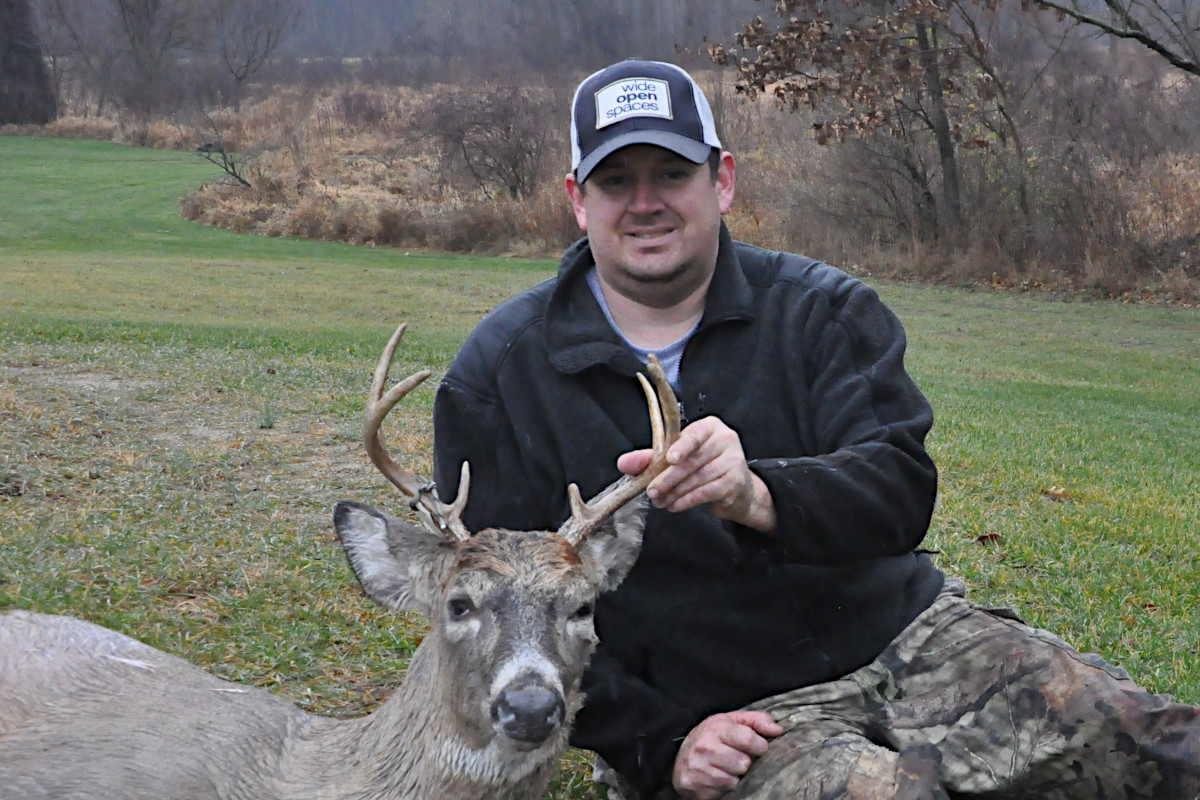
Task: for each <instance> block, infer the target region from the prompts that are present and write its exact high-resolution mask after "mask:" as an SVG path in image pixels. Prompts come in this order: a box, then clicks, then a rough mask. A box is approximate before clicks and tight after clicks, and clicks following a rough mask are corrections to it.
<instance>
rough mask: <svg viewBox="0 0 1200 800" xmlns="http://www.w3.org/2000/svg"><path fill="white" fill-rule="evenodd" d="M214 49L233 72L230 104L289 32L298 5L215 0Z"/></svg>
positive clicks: (276, 0)
mask: <svg viewBox="0 0 1200 800" xmlns="http://www.w3.org/2000/svg"><path fill="white" fill-rule="evenodd" d="M213 13H214V23H215V27H216V30H215V33H214V35H215V38H216V50H217V52H218V54H219V55H220V57H221V62H222V63H223V64H224V65H225V68H226V69H228V70H229V74H230V75H232V76H233V107H234V109H241V107H242V92H243V89H244V84H245V82H246V81H247V80H249V79H250V78H251V77H253V76H254V75H255V73H257V72H258V71H259V70H260V69H262V67H263V65H264V64H266V62H267V59H268V58H270V56H271V54H272V53H274V52H275V51H276V49H278V48H279V46H280V45H281V44H283V42H284V41H285V40H286V39H287V38H288V36H290V35H291V33H292V31H293V30H295V28H296V23H297V21H298V19H299V9H298V8H297V6H296V5H295V3H293V2H291V0H215V6H214V11H213Z"/></svg>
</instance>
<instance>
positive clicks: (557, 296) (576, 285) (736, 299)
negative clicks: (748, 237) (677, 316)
mask: <svg viewBox="0 0 1200 800" xmlns="http://www.w3.org/2000/svg"><path fill="white" fill-rule="evenodd" d="M595 265H596V261H595V259H594V258H593V257H592V250H591V247H590V246H589V245H588V240H587V239H586V238H584V239H580V240H579V241H578V242H576V243H575V244H573V245H571V247H570V248H569V249H568V250H567V252H566V253H565V254H564V255H563V258H562V261H561V262H560V264H559V268H558V279H557V282H556V285H555V287H554V291H553V292H552V293H551V295H550V301H549V303H548V304H547V306H546V316H545V334H544V335H545V338H546V350H547V352H548V354H549V358H550V363H551V364H553V365H554V368H555V369H557V370H559V371H560V372H564V373H568V374H571V373H576V372H582V371H583V370H585V369H587V368H588V367H592V366H597V365H601V364H604V365H607V366H609V367H610V368H612V369H614V370H616V371H617V372H619V373H622V374H626V375H631V376H632V375H634V374H635V373H637V372H638V371H639V370H641V369H642V363H641V362H640V361H639V360H638V358H637V356H635V355H634V354H633V351H631V350H630V349H629V347H628V346H627V345H626V344H625V343H624V342H623V341H622V340H621V337H620V336H619V335H618V334H617V332H616V331H614V330H613V329H612V326H611V325H609V324H608V320H607V319H605V317H604V312H603V311H602V310H601V309H600V306H599V304H597V303H596V299H595V298H594V297H593V296H592V292H591V289H589V288H588V285H587V280H586V277H587V273H588V271H589V270H591V268H592V267H594V266H595ZM755 316H756V314H755V311H754V302H753V293H752V292H751V290H750V283H749V281H747V280H746V274H745V272H744V271H743V270H742V265H741V263H740V262H739V261H738V256H737V253H736V252H735V248H734V242H733V237H732V236H731V235H730V233H729V229H728V228H727V227H726V226H725V223H724V221H722V222H721V235H720V240H719V244H718V250H717V266H716V270H715V272H714V273H713V279H712V283H711V284H709V288H708V296H707V297H706V298H705V301H704V316H703V317H702V318H701V320H700V327H699V329H697V334H698V333H700V331H703V330H705V329H706V328H710V327H712V326H714V325H717V324H720V323H723V322H729V321H733V320H751V319H754V317H755Z"/></svg>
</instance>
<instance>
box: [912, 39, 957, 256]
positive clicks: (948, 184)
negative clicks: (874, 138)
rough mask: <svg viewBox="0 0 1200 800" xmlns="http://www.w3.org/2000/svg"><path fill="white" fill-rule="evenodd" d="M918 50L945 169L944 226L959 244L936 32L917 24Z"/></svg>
mask: <svg viewBox="0 0 1200 800" xmlns="http://www.w3.org/2000/svg"><path fill="white" fill-rule="evenodd" d="M916 28H917V46H918V47H919V48H920V52H921V67H922V68H923V69H924V72H925V91H926V93H927V94H928V95H929V121H930V125H931V126H932V128H933V135H934V137H935V138H936V139H937V146H938V156H939V159H940V161H941V167H942V207H941V214H940V217H941V220H940V221H941V225H942V228H943V230H944V231H945V232H946V233H947V234H949V236H950V238H951V240H952V241H953V242H955V243H957V242H958V236H959V231H960V229H961V227H962V199H961V195H960V192H959V183H958V159H957V156H956V152H955V147H954V137H953V136H952V135H951V133H950V119H949V117H947V115H946V105H945V102H944V101H943V98H942V75H941V70H940V69H939V68H938V51H937V29H936V28H934V27H932V26H930V25H929V24H927V23H924V22H918V23H917V26H916Z"/></svg>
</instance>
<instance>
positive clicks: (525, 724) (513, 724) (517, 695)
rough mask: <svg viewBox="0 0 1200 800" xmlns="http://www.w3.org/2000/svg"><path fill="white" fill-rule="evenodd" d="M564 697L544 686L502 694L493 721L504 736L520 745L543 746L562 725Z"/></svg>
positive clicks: (515, 688) (496, 701)
mask: <svg viewBox="0 0 1200 800" xmlns="http://www.w3.org/2000/svg"><path fill="white" fill-rule="evenodd" d="M565 710H566V709H565V706H564V705H563V699H562V695H560V694H559V693H558V692H555V691H553V690H551V689H547V688H545V687H543V686H519V687H514V688H508V689H505V690H504V691H502V692H500V696H499V697H497V698H496V700H495V701H494V702H493V703H492V719H493V720H494V721H495V722H496V725H497V727H498V728H499V730H500V732H501V733H503V734H504V735H505V736H507V737H508V738H510V739H516V740H517V741H519V742H542V741H545V740H546V738H547V737H549V736H550V734H551V733H553V732H554V730H555V729H556V728H557V727H558V726H559V725H561V724H562V721H563V715H564V713H565Z"/></svg>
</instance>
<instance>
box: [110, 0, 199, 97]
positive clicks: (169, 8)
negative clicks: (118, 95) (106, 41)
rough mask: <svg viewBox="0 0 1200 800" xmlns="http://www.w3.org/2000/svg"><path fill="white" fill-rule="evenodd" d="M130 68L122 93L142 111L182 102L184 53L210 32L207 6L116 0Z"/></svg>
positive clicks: (187, 0) (187, 1)
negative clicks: (204, 22) (205, 18)
mask: <svg viewBox="0 0 1200 800" xmlns="http://www.w3.org/2000/svg"><path fill="white" fill-rule="evenodd" d="M112 2H113V3H114V5H115V8H116V12H117V21H118V25H119V32H120V34H121V37H122V43H123V44H124V46H125V55H126V57H127V60H128V69H127V70H126V72H125V81H124V83H123V85H122V86H121V91H122V99H123V100H124V101H125V103H126V105H127V106H129V107H130V108H133V109H135V110H137V111H143V112H145V111H151V110H154V109H157V108H160V107H162V106H163V105H164V104H169V103H173V102H178V97H177V96H176V95H177V94H178V86H179V56H180V54H181V52H184V51H191V52H198V51H199V50H200V49H201V48H202V46H203V43H204V40H205V38H206V29H205V27H204V26H203V25H202V24H201V22H200V20H201V19H202V18H203V10H202V9H201V8H200V7H199V6H198V5H197V4H196V3H194V2H191V0H112Z"/></svg>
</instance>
